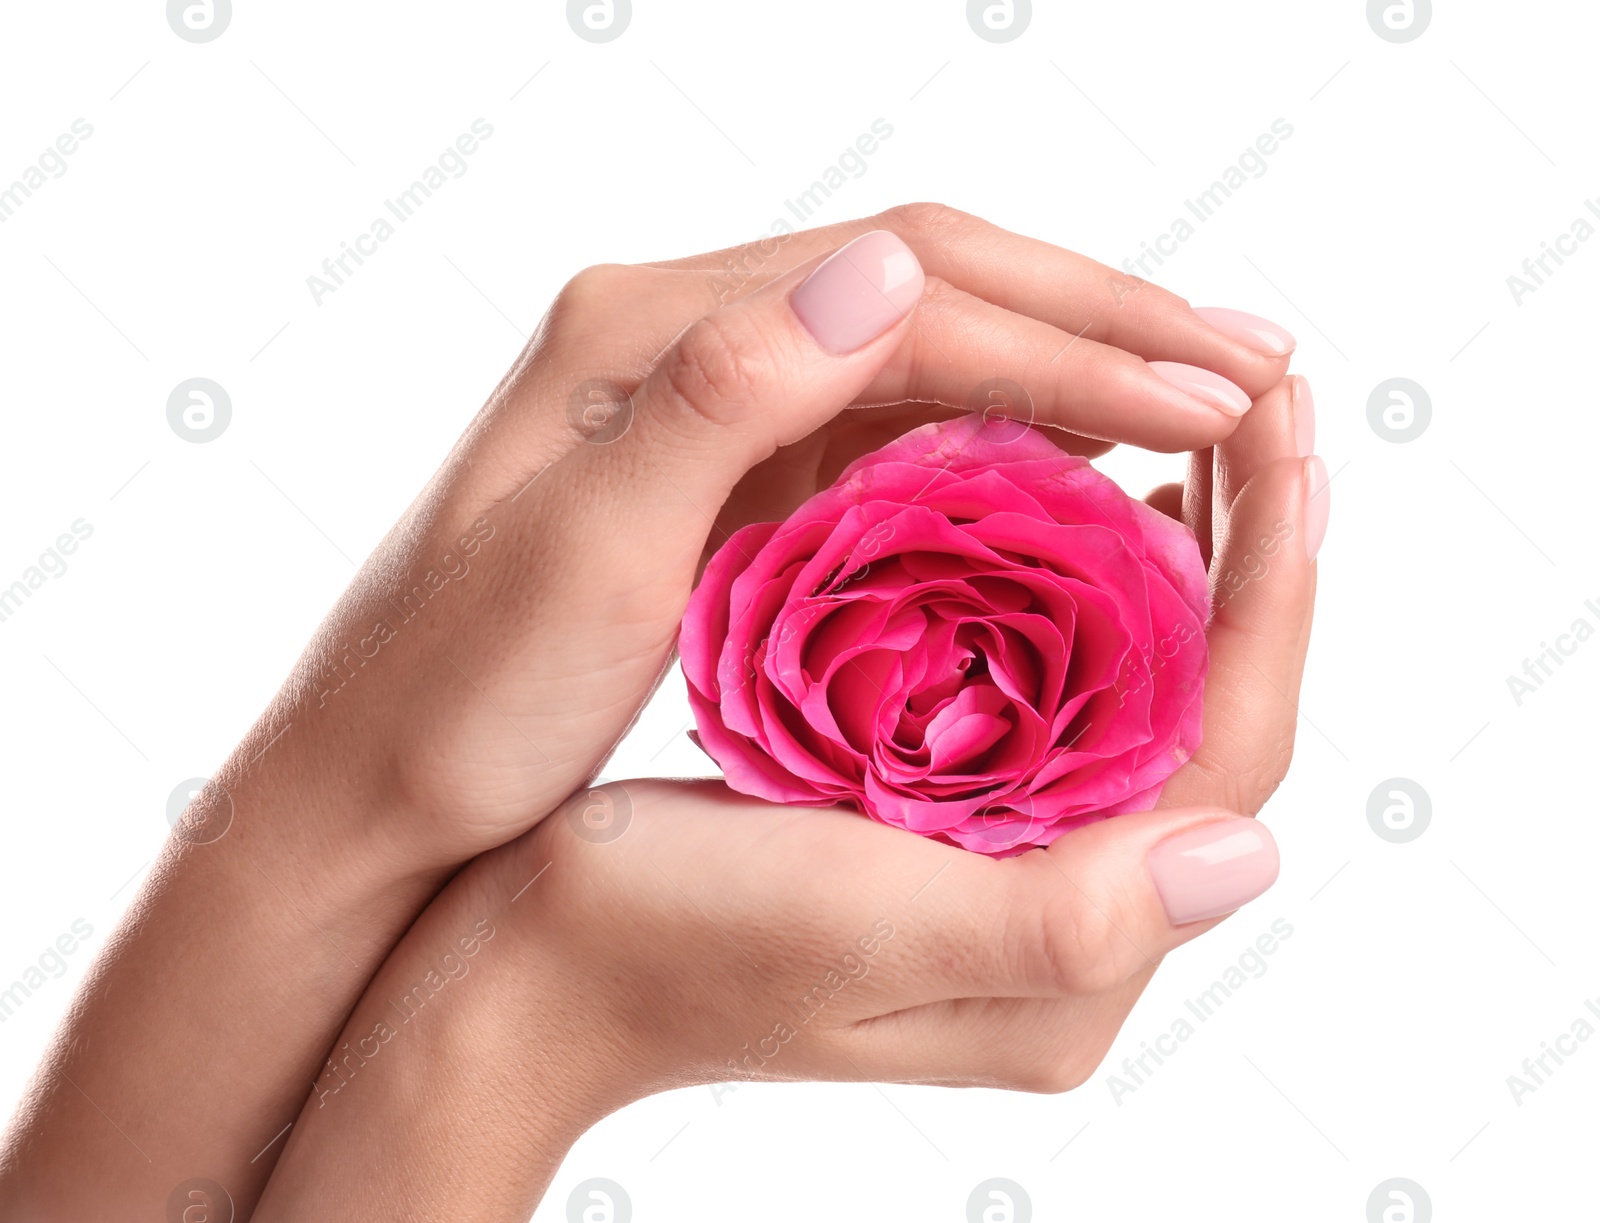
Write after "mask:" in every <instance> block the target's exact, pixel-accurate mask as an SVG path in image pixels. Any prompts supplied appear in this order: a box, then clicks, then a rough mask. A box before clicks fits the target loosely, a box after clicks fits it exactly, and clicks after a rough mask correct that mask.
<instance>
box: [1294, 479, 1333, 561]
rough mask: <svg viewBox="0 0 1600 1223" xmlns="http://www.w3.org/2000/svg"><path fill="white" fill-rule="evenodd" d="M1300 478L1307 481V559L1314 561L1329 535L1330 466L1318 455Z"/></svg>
mask: <svg viewBox="0 0 1600 1223" xmlns="http://www.w3.org/2000/svg"><path fill="white" fill-rule="evenodd" d="M1300 478H1301V479H1302V480H1304V481H1305V498H1306V502H1305V519H1304V522H1305V526H1304V527H1303V528H1301V529H1302V531H1303V532H1304V534H1303V536H1302V538H1303V539H1304V540H1305V545H1306V559H1307V560H1310V561H1314V560H1316V559H1317V553H1318V552H1319V551H1320V550H1321V549H1322V539H1323V536H1325V535H1327V533H1328V465H1327V464H1326V463H1324V462H1323V461H1322V460H1321V459H1320V458H1318V457H1317V456H1316V455H1312V456H1311V457H1310V458H1309V459H1307V460H1306V462H1305V470H1304V471H1303V472H1302V473H1301V476H1300Z"/></svg>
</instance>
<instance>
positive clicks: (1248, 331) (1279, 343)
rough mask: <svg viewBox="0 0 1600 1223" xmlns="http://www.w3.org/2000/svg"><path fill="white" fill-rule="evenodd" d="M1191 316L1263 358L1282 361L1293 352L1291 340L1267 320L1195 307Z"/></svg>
mask: <svg viewBox="0 0 1600 1223" xmlns="http://www.w3.org/2000/svg"><path fill="white" fill-rule="evenodd" d="M1194 312H1195V313H1196V314H1198V315H1199V316H1200V317H1201V318H1203V319H1204V320H1205V321H1206V322H1208V323H1210V324H1211V325H1212V326H1213V327H1215V328H1216V329H1217V330H1218V331H1220V332H1222V334H1223V335H1225V336H1227V337H1228V338H1229V339H1230V340H1237V341H1239V343H1241V344H1243V345H1244V346H1245V347H1246V348H1253V349H1255V350H1256V351H1257V352H1258V353H1260V354H1262V355H1263V356H1266V357H1282V356H1285V355H1286V354H1288V353H1291V352H1293V351H1294V337H1293V336H1292V335H1290V334H1289V333H1288V332H1287V331H1285V330H1284V329H1283V328H1282V327H1280V326H1278V324H1276V323H1274V322H1273V321H1272V320H1271V319H1264V318H1262V317H1261V316H1260V315H1257V314H1246V313H1245V312H1244V311H1243V310H1229V309H1227V308H1226V307H1225V306H1196V307H1194Z"/></svg>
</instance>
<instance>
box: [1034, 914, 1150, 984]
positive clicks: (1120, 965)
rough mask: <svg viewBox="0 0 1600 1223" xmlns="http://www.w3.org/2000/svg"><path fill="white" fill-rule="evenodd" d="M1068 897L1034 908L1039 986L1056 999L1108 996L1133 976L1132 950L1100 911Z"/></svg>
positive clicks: (1113, 924) (1131, 945) (1129, 944)
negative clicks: (1061, 997) (1036, 914)
mask: <svg viewBox="0 0 1600 1223" xmlns="http://www.w3.org/2000/svg"><path fill="white" fill-rule="evenodd" d="M1068 891H1069V892H1070V895H1058V896H1057V897H1056V898H1055V899H1054V900H1053V901H1052V902H1051V903H1048V904H1044V905H1041V906H1040V907H1039V911H1038V917H1037V920H1038V922H1039V924H1040V928H1039V931H1038V935H1037V946H1038V947H1039V949H1040V965H1039V967H1040V971H1041V973H1042V981H1041V983H1042V984H1043V985H1044V986H1045V987H1046V988H1048V989H1050V990H1052V991H1053V992H1055V993H1057V994H1060V995H1075V996H1092V995H1097V994H1104V993H1109V992H1110V991H1111V990H1113V989H1115V988H1117V986H1119V985H1121V984H1122V983H1123V982H1124V981H1126V980H1127V979H1128V977H1129V976H1130V975H1132V972H1133V965H1132V963H1131V961H1130V957H1131V956H1133V955H1134V954H1136V949H1135V948H1134V946H1133V944H1132V943H1131V942H1130V941H1129V939H1128V936H1127V935H1126V934H1124V933H1123V932H1122V930H1121V929H1120V928H1119V926H1118V924H1117V922H1116V921H1115V920H1114V919H1113V918H1112V917H1111V915H1110V914H1109V913H1108V912H1107V910H1106V908H1105V906H1103V905H1101V904H1097V903H1093V902H1091V901H1090V900H1089V898H1088V897H1087V896H1084V895H1083V894H1081V893H1080V892H1078V891H1077V889H1076V888H1069V889H1068Z"/></svg>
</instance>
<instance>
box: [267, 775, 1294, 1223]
mask: <svg viewBox="0 0 1600 1223" xmlns="http://www.w3.org/2000/svg"><path fill="white" fill-rule="evenodd" d="M585 803H587V804H608V805H609V810H610V812H611V815H612V817H613V818H611V819H610V820H609V821H600V822H599V823H601V824H602V825H603V828H604V831H603V832H597V831H596V821H585V820H584V819H583V818H582V814H583V807H582V804H585ZM1276 873H1277V849H1276V846H1275V845H1274V843H1273V840H1272V838H1271V836H1270V835H1269V834H1268V833H1267V831H1266V830H1265V828H1263V827H1262V826H1260V825H1259V824H1258V823H1257V822H1256V821H1254V820H1251V819H1246V818H1243V817H1239V816H1235V815H1232V814H1230V813H1227V812H1223V811H1218V810H1211V809H1192V808H1191V809H1184V810H1178V809H1173V810H1166V811H1153V812H1144V813H1140V814H1136V815H1127V816H1121V817H1118V818H1117V819H1114V820H1107V821H1104V822H1102V823H1099V824H1095V825H1091V826H1089V827H1086V828H1082V829H1078V830H1076V831H1074V832H1071V833H1069V834H1067V835H1066V836H1064V837H1062V838H1061V839H1060V840H1058V841H1057V842H1056V843H1055V844H1053V845H1051V846H1050V847H1049V848H1048V849H1036V850H1033V851H1030V852H1029V853H1026V854H1022V855H1020V856H1018V857H1015V858H1010V859H1000V860H997V859H991V858H988V857H985V856H983V855H980V854H973V853H969V852H967V851H965V850H960V849H955V848H952V847H949V846H945V845H941V844H938V843H935V842H933V841H930V840H926V839H924V838H921V837H917V836H915V835H912V834H910V833H906V832H903V831H901V830H899V829H894V828H889V827H886V826H884V825H880V824H877V823H874V822H872V821H870V820H867V819H865V818H863V817H861V816H859V815H856V814H853V813H850V812H846V811H843V810H840V809H824V810H815V809H809V810H795V809H789V808H784V807H781V806H776V805H773V804H769V803H765V802H762V801H760V800H757V799H750V798H745V797H743V796H740V795H737V794H734V793H732V792H731V791H729V790H728V789H727V788H726V787H725V786H723V785H721V784H720V783H717V782H692V783H685V782H664V781H629V782H624V783H613V784H611V785H608V786H606V787H604V788H603V789H601V790H597V791H594V792H591V793H590V794H587V795H581V796H579V803H577V804H574V805H573V806H571V807H569V808H568V809H567V810H566V811H565V812H563V813H558V814H557V815H555V816H552V817H551V818H550V819H548V820H545V821H544V822H543V823H542V824H540V825H539V826H538V827H536V828H535V829H533V830H532V831H531V832H529V833H527V834H526V835H525V836H524V837H522V838H519V839H518V840H517V841H514V842H512V843H511V844H509V845H506V846H503V847H501V848H500V849H498V850H495V851H492V852H490V853H488V854H485V855H483V856H482V857H480V858H479V859H477V860H476V861H475V862H473V863H472V864H471V865H470V866H469V867H468V868H467V869H466V870H465V871H464V872H463V873H462V874H461V875H460V876H458V877H457V879H456V880H455V881H454V882H453V883H452V884H451V885H450V887H449V888H447V889H446V890H445V892H444V893H443V894H442V895H441V896H440V897H439V898H438V900H436V901H435V902H434V904H433V906H431V907H430V909H429V910H428V911H427V912H426V913H425V914H424V915H423V917H422V918H421V919H419V921H418V923H417V925H416V926H415V927H414V928H413V929H412V931H411V932H410V933H409V934H408V935H407V937H406V939H405V941H404V942H403V943H402V944H401V946H400V947H399V948H398V949H397V950H396V952H395V953H394V954H393V955H391V957H390V959H389V962H388V963H387V964H386V965H385V966H384V968H383V969H382V970H381V971H380V972H379V974H378V976H377V977H376V978H375V979H374V981H373V983H372V985H371V986H370V987H369V989H368V991H367V994H366V996H365V998H363V1000H362V1002H361V1003H360V1004H359V1005H358V1006H357V1007H356V1009H355V1012H354V1014H353V1015H352V1018H351V1022H350V1024H349V1026H348V1027H347V1029H346V1031H345V1034H344V1036H343V1037H342V1038H341V1041H340V1042H339V1044H338V1045H337V1046H336V1048H335V1049H334V1050H333V1052H332V1055H331V1059H330V1061H329V1062H328V1064H327V1066H326V1067H325V1069H324V1072H323V1074H322V1075H321V1076H320V1077H319V1079H318V1081H317V1085H316V1087H315V1089H314V1090H313V1092H312V1096H311V1098H310V1099H309V1100H308V1102H307V1104H306V1107H305V1110H304V1111H303V1112H302V1114H301V1118H300V1121H299V1122H298V1123H297V1124H296V1126H295V1128H294V1130H293V1131H292V1132H291V1136H290V1139H289V1143H288V1146H287V1147H286V1149H285V1152H284V1155H283V1158H282V1159H281V1161H280V1162H279V1165H278V1168H277V1170H276V1171H275V1173H274V1175H273V1179H272V1181H271V1182H270V1184H269V1185H268V1187H267V1191H266V1193H265V1195H264V1197H263V1199H262V1202H261V1204H260V1206H259V1207H258V1209H257V1211H256V1214H255V1215H254V1218H256V1219H257V1220H259V1221H262V1223H269V1221H271V1220H277V1219H293V1218H302V1217H306V1213H307V1212H308V1211H311V1210H312V1209H313V1208H314V1209H315V1210H316V1211H317V1212H320V1215H319V1217H320V1216H325V1217H338V1218H342V1219H352V1220H356V1219H365V1218H373V1219H382V1218H393V1217H397V1215H398V1214H401V1213H404V1214H405V1215H406V1217H435V1215H436V1214H439V1215H440V1216H441V1217H442V1214H443V1213H446V1212H448V1213H451V1214H452V1215H453V1216H457V1217H467V1216H470V1217H472V1218H475V1219H485V1220H490V1219H502V1218H503V1219H507V1220H511V1219H516V1220H521V1219H525V1218H527V1216H528V1214H529V1213H530V1212H531V1210H532V1207H533V1204H534V1203H535V1202H536V1201H537V1200H538V1197H539V1195H540V1193H541V1192H542V1191H543V1188H544V1186H545V1184H546V1183H547V1182H548V1180H549V1177H550V1176H551V1174H552V1173H553V1171H554V1168H555V1166H556V1165H557V1164H558V1163H559V1160H560V1158H561V1157H562V1155H563V1154H564V1153H565V1150H566V1148H567V1146H569V1145H570V1144H571V1143H572V1142H573V1141H574V1140H575V1139H576V1137H577V1136H578V1135H579V1134H580V1133H581V1132H582V1131H583V1130H584V1129H585V1128H587V1127H588V1126H589V1125H591V1124H593V1123H594V1122H595V1121H596V1120H598V1119H599V1118H600V1117H602V1116H604V1115H605V1114H606V1113H608V1112H610V1111H612V1110H613V1109H615V1108H618V1107H620V1106H621V1105H623V1104H625V1103H627V1102H629V1101H631V1100H636V1099H638V1098H640V1097H642V1096H644V1095H647V1094H650V1093H652V1092H656V1091H661V1090H665V1089H668V1088H672V1087H682V1086H686V1085H690V1084H694V1083H707V1082H727V1081H732V1080H751V1079H761V1080H802V1079H803V1080H819V1079H820V1080H835V1081H839V1080H874V1081H884V1082H888V1081H897V1082H915V1083H929V1084H944V1085H951V1086H989V1087H1008V1088H1017V1089H1022V1090H1027V1091H1051V1092H1053V1091H1063V1090H1066V1089H1068V1088H1071V1087H1073V1086H1076V1085H1077V1084H1078V1083H1081V1082H1082V1081H1083V1080H1084V1079H1085V1078H1086V1077H1087V1076H1088V1075H1090V1074H1091V1073H1092V1072H1093V1070H1094V1068H1095V1067H1096V1066H1097V1065H1098V1064H1099V1062H1100V1060H1101V1058H1102V1057H1103V1056H1104V1054H1105V1051H1106V1049H1107V1048H1108V1046H1109V1045H1110V1043H1111V1041H1112V1039H1113V1037H1114V1036H1115V1035H1116V1032H1117V1030H1118V1029H1119V1027H1120V1026H1121V1025H1122V1022H1123V1020H1124V1019H1125V1018H1126V1016H1127V1014H1128V1011H1129V1009H1130V1008H1131V1007H1132V1005H1133V1003H1134V1001H1135V999H1136V998H1137V997H1138V994H1139V991H1140V989H1141V988H1142V986H1143V983H1144V981H1145V980H1146V979H1147V978H1148V976H1149V973H1150V971H1151V970H1152V969H1153V968H1154V966H1155V965H1156V963H1157V962H1158V961H1159V960H1160V959H1161V957H1162V956H1163V955H1165V954H1166V953H1167V952H1169V951H1170V950H1172V949H1173V948H1174V947H1176V946H1178V945H1179V944H1181V943H1184V942H1186V941H1188V940H1189V939H1191V938H1194V937H1195V936H1196V935H1198V934H1200V933H1202V932H1203V931H1205V930H1207V929H1209V928H1210V926H1211V925H1213V924H1214V923H1215V921H1216V920H1217V919H1218V918H1219V916H1220V915H1221V914H1224V913H1226V912H1229V911H1231V910H1233V909H1234V908H1236V907H1237V906H1238V905H1240V904H1242V903H1244V902H1245V901H1247V900H1249V899H1251V898H1252V897H1254V896H1255V895H1257V894H1258V893H1260V892H1261V891H1262V890H1264V889H1265V888H1266V887H1267V886H1268V885H1270V884H1271V882H1272V881H1273V879H1274V877H1275V876H1276ZM401 1116H403V1117H405V1118H407V1125H406V1126H404V1127H398V1128H397V1127H395V1126H394V1125H393V1118H395V1117H401ZM351 1167H360V1168H362V1169H363V1175H362V1176H361V1177H359V1178H351V1177H350V1176H348V1175H347V1174H346V1173H347V1170H348V1169H349V1168H351ZM468 1167H470V1168H473V1169H475V1171H474V1174H473V1176H471V1177H470V1178H466V1179H465V1180H464V1181H463V1180H462V1179H461V1178H458V1177H455V1176H452V1175H451V1174H450V1172H451V1169H460V1168H468Z"/></svg>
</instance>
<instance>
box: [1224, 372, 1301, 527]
mask: <svg viewBox="0 0 1600 1223" xmlns="http://www.w3.org/2000/svg"><path fill="white" fill-rule="evenodd" d="M1315 441H1316V421H1315V416H1314V411H1313V407H1312V399H1311V384H1310V383H1309V382H1307V381H1306V379H1305V378H1304V377H1302V376H1301V375H1299V374H1290V375H1289V376H1288V377H1286V378H1284V379H1283V380H1282V381H1281V382H1279V383H1277V385H1275V386H1274V387H1273V388H1272V389H1271V390H1269V391H1268V392H1267V393H1266V394H1265V395H1262V396H1261V397H1260V398H1259V399H1257V400H1256V401H1255V404H1254V406H1252V407H1251V409H1250V411H1249V412H1248V413H1247V414H1246V417H1245V419H1242V420H1241V421H1240V422H1239V427H1238V428H1236V429H1234V430H1233V431H1232V433H1230V434H1229V436H1228V438H1227V440H1226V442H1225V443H1223V444H1221V445H1219V446H1218V447H1217V454H1216V466H1215V469H1214V477H1213V484H1214V493H1215V497H1216V504H1215V509H1217V510H1219V511H1222V512H1226V511H1227V509H1228V508H1229V507H1230V506H1232V505H1233V503H1234V500H1235V498H1237V497H1238V495H1239V490H1240V489H1242V488H1243V487H1244V486H1245V485H1246V484H1248V483H1249V482H1250V478H1251V477H1252V476H1254V475H1255V474H1256V472H1258V471H1260V470H1261V468H1262V467H1264V466H1266V464H1268V463H1270V462H1272V460H1274V459H1279V458H1283V457H1285V456H1286V455H1296V456H1298V457H1300V458H1305V457H1307V456H1308V455H1310V453H1311V451H1312V449H1313V446H1314V444H1315Z"/></svg>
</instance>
